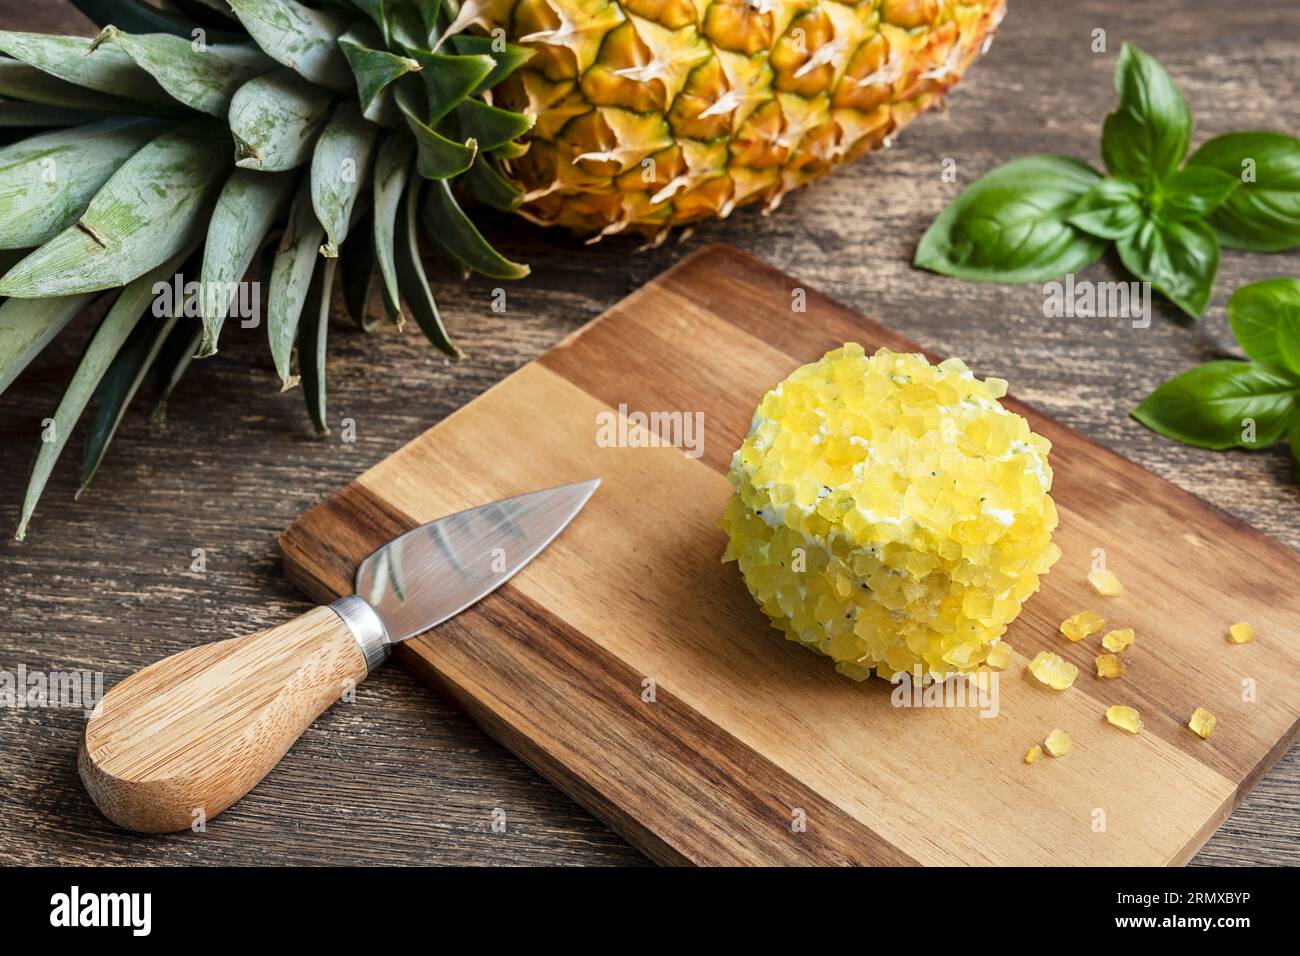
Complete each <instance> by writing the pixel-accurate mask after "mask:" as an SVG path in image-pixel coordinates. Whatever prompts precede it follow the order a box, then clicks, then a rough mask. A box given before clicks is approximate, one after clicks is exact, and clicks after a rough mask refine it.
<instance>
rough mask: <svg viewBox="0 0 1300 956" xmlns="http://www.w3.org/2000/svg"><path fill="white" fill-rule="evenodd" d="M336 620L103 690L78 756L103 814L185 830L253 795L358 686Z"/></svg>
mask: <svg viewBox="0 0 1300 956" xmlns="http://www.w3.org/2000/svg"><path fill="white" fill-rule="evenodd" d="M345 600H347V599H345ZM351 600H359V599H355V598H354V599H351ZM340 613H342V612H336V611H335V610H333V609H331V608H329V607H318V608H316V609H315V610H313V611H309V612H307V613H306V614H304V615H302V617H299V618H297V619H295V620H293V621H290V622H289V623H287V624H281V625H279V626H278V627H273V628H271V629H270V630H266V631H259V632H258V633H256V634H250V635H248V636H247V637H238V638H232V639H231V640H228V641H218V642H216V643H214V644H205V645H202V646H200V647H194V648H190V649H189V650H185V651H181V652H180V653H179V654H173V655H172V656H171V657H168V658H165V659H163V660H161V661H158V662H157V663H155V664H150V665H149V666H148V667H146V668H144V669H143V670H141V671H138V672H136V673H135V674H132V675H131V676H130V677H128V678H127V679H126V680H124V681H122V682H121V683H119V684H117V685H116V686H115V687H113V688H112V689H111V690H110V691H109V692H108V693H107V694H105V695H104V698H103V700H102V701H100V703H99V705H98V706H97V707H96V708H95V710H94V711H93V712H92V714H91V717H90V720H89V721H87V723H86V735H85V737H84V739H83V740H82V743H81V750H80V753H79V754H78V756H77V769H78V770H79V771H80V773H81V779H82V781H83V782H84V783H85V785H86V789H87V790H88V791H89V792H90V795H91V797H92V798H93V799H94V801H95V804H96V805H97V806H98V807H99V809H100V810H101V811H103V814H104V816H106V817H108V818H109V819H110V820H112V821H113V822H114V823H117V824H118V825H120V826H123V827H126V828H127V829H128V830H138V831H141V832H145V833H168V832H171V831H174V830H186V829H190V828H191V827H193V826H194V825H195V823H196V822H197V821H207V820H210V819H212V818H213V817H215V816H216V815H217V814H218V813H220V812H221V811H222V810H224V809H226V807H228V806H230V805H231V804H232V803H234V802H235V801H236V800H238V799H239V798H240V797H242V796H243V795H244V794H246V793H247V792H248V791H249V790H251V789H252V788H253V787H254V786H255V785H256V784H257V782H258V781H259V780H261V779H262V777H264V776H266V774H267V773H268V772H269V771H270V770H271V768H272V767H274V766H275V765H276V764H277V763H278V762H279V760H280V758H281V757H283V756H284V754H285V752H286V751H287V750H288V749H289V748H290V747H291V746H293V742H294V741H295V740H297V739H298V737H299V735H300V734H301V733H302V732H303V731H304V730H306V729H307V727H308V726H309V725H310V724H311V722H312V721H314V720H315V719H316V718H317V717H318V716H320V714H321V713H322V712H323V711H324V710H325V709H326V708H327V707H329V706H330V705H331V704H333V703H334V701H336V700H338V699H339V698H340V697H341V696H343V694H345V693H346V692H347V691H348V690H349V689H350V688H353V687H355V686H356V685H357V684H359V683H360V682H361V681H363V680H365V677H366V674H367V672H368V666H367V660H366V654H364V653H363V652H362V650H361V646H360V645H359V644H358V638H356V637H354V636H353V632H352V630H350V629H349V627H348V625H347V624H346V623H344V620H343V618H342V617H340Z"/></svg>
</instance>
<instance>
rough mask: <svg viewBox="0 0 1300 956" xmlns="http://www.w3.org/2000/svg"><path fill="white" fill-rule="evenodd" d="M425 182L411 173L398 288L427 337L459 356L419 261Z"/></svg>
mask: <svg viewBox="0 0 1300 956" xmlns="http://www.w3.org/2000/svg"><path fill="white" fill-rule="evenodd" d="M439 185H441V184H440V183H437V182H434V183H432V184H430V187H429V188H430V189H436V188H438V186H439ZM423 186H424V181H423V180H422V179H419V178H417V177H411V183H410V184H409V185H408V186H407V188H406V201H405V203H404V206H405V209H404V213H403V217H402V218H403V222H402V223H401V228H402V234H401V235H400V236H398V237H397V249H396V252H397V283H398V288H400V289H401V291H402V300H403V301H404V302H405V303H406V307H407V308H408V309H410V310H411V315H412V316H414V317H415V323H416V324H417V325H418V326H419V327H420V331H421V332H423V333H424V335H425V338H427V339H428V340H429V341H430V342H432V343H433V344H434V346H436V347H437V348H438V349H441V350H442V351H443V352H445V353H447V355H449V356H450V357H451V358H453V359H457V360H459V359H460V358H461V351H460V349H459V348H457V347H456V345H455V343H454V342H452V340H451V336H450V335H448V334H447V326H446V325H445V324H444V323H443V321H442V314H441V313H440V312H439V311H438V303H437V302H435V301H434V298H433V293H432V292H431V291H430V290H429V280H428V277H427V276H425V274H424V264H423V263H422V262H421V261H420V236H419V228H418V220H419V207H420V190H421V189H422V188H423Z"/></svg>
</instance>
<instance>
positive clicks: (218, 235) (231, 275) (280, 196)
mask: <svg viewBox="0 0 1300 956" xmlns="http://www.w3.org/2000/svg"><path fill="white" fill-rule="evenodd" d="M297 181H298V177H297V176H295V175H293V174H291V173H259V172H254V171H252V170H248V169H236V170H235V171H234V172H233V173H231V175H230V178H229V179H227V180H226V184H225V186H223V187H222V189H221V195H220V196H219V197H217V205H216V207H215V208H214V209H213V211H212V219H211V221H209V223H208V236H207V242H206V243H205V244H204V247H203V267H202V288H203V299H202V306H201V308H202V315H203V335H202V340H201V344H200V346H199V354H198V357H199V358H207V357H208V356H210V355H215V354H216V352H217V337H218V336H219V335H220V334H221V326H222V324H223V323H224V322H225V320H226V315H227V314H228V312H229V310H230V293H231V292H233V291H234V288H235V283H237V282H239V281H240V280H241V279H242V278H243V277H244V274H245V273H246V272H247V271H248V267H249V266H250V265H252V262H253V258H254V257H255V256H256V255H257V252H258V250H259V249H260V248H261V247H262V242H263V240H264V239H265V238H266V235H267V233H268V232H269V231H270V229H271V225H272V223H274V222H275V221H276V220H278V219H279V218H280V217H281V216H283V215H284V211H285V209H286V208H287V207H288V204H289V198H290V197H291V196H292V195H293V189H294V186H295V185H296V184H297Z"/></svg>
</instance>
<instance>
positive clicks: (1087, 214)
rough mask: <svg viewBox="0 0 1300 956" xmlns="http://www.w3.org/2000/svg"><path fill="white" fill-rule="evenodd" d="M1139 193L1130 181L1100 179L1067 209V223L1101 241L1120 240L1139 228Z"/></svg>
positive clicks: (1141, 209)
mask: <svg viewBox="0 0 1300 956" xmlns="http://www.w3.org/2000/svg"><path fill="white" fill-rule="evenodd" d="M1145 218H1146V210H1145V208H1144V207H1143V204H1142V190H1141V188H1139V186H1138V184H1137V183H1135V182H1133V181H1132V180H1130V179H1111V178H1107V179H1103V180H1102V181H1101V182H1099V183H1097V184H1096V185H1095V186H1093V187H1092V188H1091V189H1089V190H1088V191H1087V192H1086V193H1084V194H1083V195H1082V196H1080V197H1079V198H1078V200H1077V201H1076V202H1075V204H1074V205H1073V206H1071V207H1070V212H1069V215H1068V216H1067V217H1066V222H1068V223H1069V224H1070V225H1072V226H1077V227H1078V228H1080V229H1082V230H1083V231H1084V232H1086V233H1088V235H1090V236H1097V237H1098V238H1100V239H1123V238H1124V237H1125V236H1131V235H1132V234H1133V233H1134V232H1136V231H1137V229H1138V227H1139V226H1140V225H1142V220H1143V219H1145Z"/></svg>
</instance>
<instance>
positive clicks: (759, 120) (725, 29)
mask: <svg viewBox="0 0 1300 956" xmlns="http://www.w3.org/2000/svg"><path fill="white" fill-rule="evenodd" d="M465 6H468V7H470V11H469V17H470V22H471V23H472V29H473V30H475V31H476V32H480V33H482V32H488V33H490V32H492V31H493V30H494V29H496V28H503V29H504V31H505V34H506V37H507V39H509V40H511V41H513V42H516V43H520V44H522V45H524V46H526V47H528V48H530V49H531V50H532V51H533V57H532V59H531V60H530V61H529V62H528V63H526V64H524V66H523V67H522V68H520V69H519V70H517V71H516V72H515V73H513V74H512V75H511V76H509V77H507V78H506V79H505V80H504V81H503V82H502V83H501V84H499V85H498V86H497V87H495V88H494V89H493V90H492V96H493V99H494V102H495V104H496V105H498V106H503V107H505V108H506V109H511V110H516V111H518V112H521V113H524V114H525V115H527V116H529V117H531V118H533V119H534V120H535V122H534V126H533V129H532V131H531V132H530V133H529V134H528V135H527V136H526V137H525V145H526V151H525V152H523V153H522V155H510V154H509V153H506V154H505V156H504V158H505V159H506V169H507V172H508V173H509V174H510V175H511V176H512V177H513V178H514V179H515V180H517V181H518V182H519V183H520V184H521V185H522V186H523V188H524V190H525V202H524V204H523V206H522V208H521V210H520V211H521V212H522V213H523V214H524V215H526V216H528V217H529V218H531V219H533V220H534V221H537V222H540V223H544V224H548V225H560V226H564V227H567V228H569V229H573V230H575V231H578V232H581V233H598V234H608V233H614V232H619V231H622V230H629V231H633V232H638V233H643V234H649V235H652V236H655V237H657V238H660V239H661V238H663V236H665V235H666V234H667V231H668V230H669V229H670V228H671V227H672V226H675V225H681V224H682V223H687V222H692V221H694V220H698V219H702V218H707V217H711V216H726V215H729V214H730V212H731V210H732V209H734V208H736V207H738V206H741V205H745V204H747V203H754V202H761V203H764V204H766V205H767V206H768V207H769V208H772V207H775V206H776V205H777V204H778V203H779V202H780V199H781V197H782V196H783V195H784V194H785V193H786V192H788V191H789V190H791V189H794V188H796V187H798V186H801V185H803V184H804V183H807V182H809V181H811V180H813V179H816V178H817V177H819V176H822V175H824V174H826V173H827V172H829V171H830V170H831V169H833V168H834V167H836V166H837V165H839V164H840V163H843V162H846V161H849V160H853V159H856V158H857V157H859V156H861V155H863V154H864V153H866V152H868V151H870V150H872V149H875V148H876V147H878V146H881V145H882V144H887V143H888V142H889V141H890V140H891V139H892V137H893V136H894V135H895V134H896V133H897V132H898V130H899V129H901V128H902V127H903V126H905V125H906V124H907V123H908V122H910V121H911V120H912V119H913V117H915V116H917V115H918V114H919V113H921V112H922V111H923V110H925V109H927V108H929V107H931V106H934V105H936V104H938V103H939V102H940V101H941V100H942V98H943V96H944V94H945V93H946V92H947V91H948V90H949V89H950V88H951V87H952V86H954V85H955V84H956V83H957V82H958V81H959V80H960V79H961V76H962V74H963V73H964V72H965V70H966V68H967V66H969V64H970V63H971V61H972V60H973V59H974V58H975V57H976V56H977V55H978V54H979V53H980V52H981V50H982V49H983V48H984V46H985V44H986V41H987V40H988V39H989V38H990V37H991V35H992V33H993V31H994V29H995V28H996V27H997V25H998V23H999V22H1000V21H1001V19H1002V16H1003V14H1004V13H1005V9H1006V3H1005V0H861V2H856V3H850V2H835V0H469V2H468V3H467V4H466V5H465ZM464 16H466V14H465V12H464V7H462V17H464Z"/></svg>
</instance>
